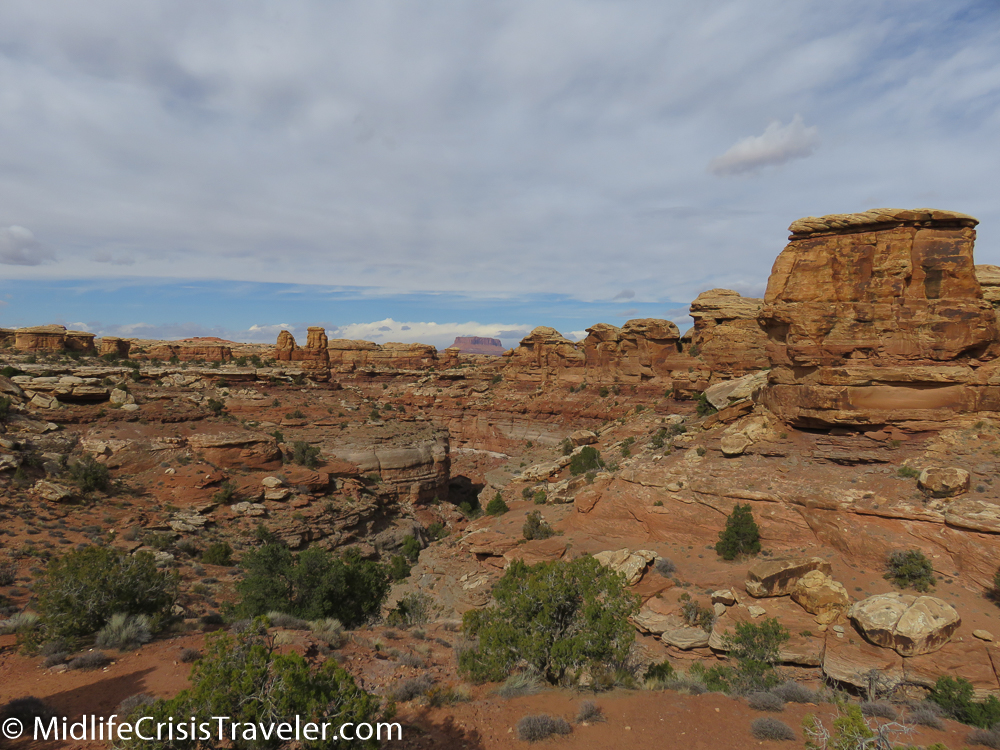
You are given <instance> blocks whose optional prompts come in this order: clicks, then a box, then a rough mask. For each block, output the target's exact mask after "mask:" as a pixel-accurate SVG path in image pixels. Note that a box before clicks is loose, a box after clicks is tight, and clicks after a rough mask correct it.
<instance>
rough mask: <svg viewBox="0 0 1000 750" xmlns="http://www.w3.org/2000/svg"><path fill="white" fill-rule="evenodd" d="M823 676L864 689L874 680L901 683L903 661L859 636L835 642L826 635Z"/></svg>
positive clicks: (832, 637) (897, 655) (831, 634)
mask: <svg viewBox="0 0 1000 750" xmlns="http://www.w3.org/2000/svg"><path fill="white" fill-rule="evenodd" d="M823 674H825V675H826V676H827V677H829V678H830V679H833V680H837V681H838V682H843V683H846V684H848V685H854V686H855V687H859V688H866V687H868V684H869V682H870V680H871V679H872V678H873V677H875V678H877V679H880V680H884V681H886V682H887V683H890V684H891V683H901V682H902V681H903V680H904V678H905V675H904V672H903V658H902V657H901V656H900V655H899V654H897V653H896V652H895V651H891V650H888V649H884V648H879V647H877V646H873V645H872V644H870V643H868V642H867V641H865V640H864V639H863V638H861V637H860V636H857V635H855V636H854V637H853V638H843V637H841V638H838V637H837V634H836V633H833V632H832V631H830V632H828V633H827V637H826V648H825V650H824V654H823Z"/></svg>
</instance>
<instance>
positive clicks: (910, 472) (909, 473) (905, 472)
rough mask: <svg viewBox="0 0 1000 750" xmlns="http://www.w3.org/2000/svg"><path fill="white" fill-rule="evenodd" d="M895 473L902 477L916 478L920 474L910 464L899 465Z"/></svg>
mask: <svg viewBox="0 0 1000 750" xmlns="http://www.w3.org/2000/svg"><path fill="white" fill-rule="evenodd" d="M896 474H897V475H898V476H901V477H903V478H904V479H916V478H917V477H919V476H920V472H919V471H918V470H917V469H914V468H913V467H912V466H900V467H899V471H897V472H896Z"/></svg>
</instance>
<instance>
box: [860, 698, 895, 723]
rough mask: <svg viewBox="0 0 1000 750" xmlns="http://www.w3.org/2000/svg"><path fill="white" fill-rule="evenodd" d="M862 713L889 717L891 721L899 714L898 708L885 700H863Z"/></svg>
mask: <svg viewBox="0 0 1000 750" xmlns="http://www.w3.org/2000/svg"><path fill="white" fill-rule="evenodd" d="M861 713H862V714H863V715H864V716H875V717H878V718H879V719H888V720H889V721H895V720H896V718H897V717H898V716H899V714H898V713H897V712H896V709H895V708H893V707H892V705H890V704H889V703H886V702H885V701H862V702H861Z"/></svg>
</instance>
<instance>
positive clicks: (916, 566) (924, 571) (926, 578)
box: [883, 549, 935, 592]
mask: <svg viewBox="0 0 1000 750" xmlns="http://www.w3.org/2000/svg"><path fill="white" fill-rule="evenodd" d="M933 573H934V566H933V565H932V564H931V561H930V560H928V559H927V556H926V555H924V553H923V552H921V551H920V550H916V549H910V550H906V551H896V552H893V553H891V554H890V555H889V559H888V560H887V561H886V574H885V575H884V576H883V578H885V579H886V580H887V581H892V582H893V583H894V584H896V585H897V586H899V587H900V588H903V589H906V588H910V589H914V590H916V591H921V592H924V591H930V590H931V589H932V588H933V587H934V584H935V580H934V576H933V575H932V574H933Z"/></svg>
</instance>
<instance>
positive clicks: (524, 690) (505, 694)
mask: <svg viewBox="0 0 1000 750" xmlns="http://www.w3.org/2000/svg"><path fill="white" fill-rule="evenodd" d="M541 690H542V681H541V680H540V679H539V678H538V677H537V676H535V675H533V674H530V673H528V672H515V673H514V674H512V675H511V676H510V677H508V678H507V679H506V680H504V681H503V684H502V685H501V686H500V687H498V688H497V689H496V694H497V695H499V696H500V697H501V698H517V697H518V696H521V695H534V694H535V693H539V692H541Z"/></svg>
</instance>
